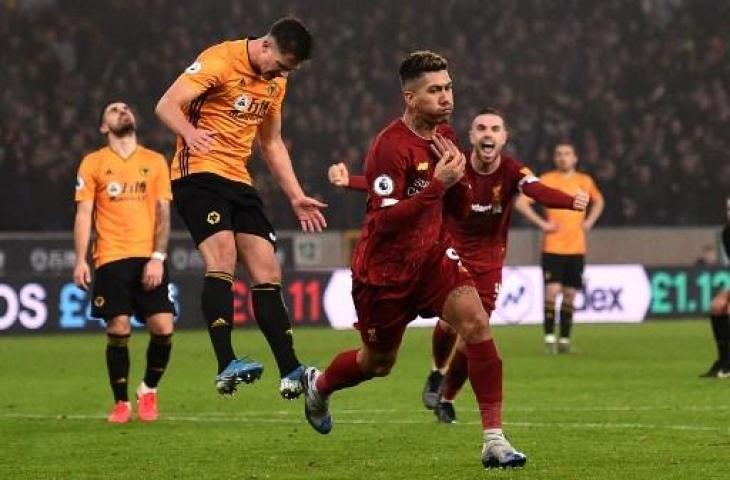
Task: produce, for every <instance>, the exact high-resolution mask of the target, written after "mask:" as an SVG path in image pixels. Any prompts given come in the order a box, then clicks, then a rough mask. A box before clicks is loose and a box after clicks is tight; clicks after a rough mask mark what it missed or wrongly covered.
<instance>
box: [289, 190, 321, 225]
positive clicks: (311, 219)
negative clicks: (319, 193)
mask: <svg viewBox="0 0 730 480" xmlns="http://www.w3.org/2000/svg"><path fill="white" fill-rule="evenodd" d="M291 208H292V210H294V214H295V215H296V216H297V218H298V219H299V224H300V225H301V227H302V231H304V232H321V231H322V229H323V228H327V221H326V220H325V219H324V215H322V212H320V211H319V209H320V208H327V204H326V203H322V202H320V201H319V200H317V199H314V198H311V197H301V198H297V199H295V200H292V201H291Z"/></svg>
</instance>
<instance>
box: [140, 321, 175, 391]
mask: <svg viewBox="0 0 730 480" xmlns="http://www.w3.org/2000/svg"><path fill="white" fill-rule="evenodd" d="M170 350H172V334H170V335H150V343H149V344H148V345H147V368H146V370H145V372H144V383H145V385H147V386H148V387H149V388H157V384H158V383H160V378H162V374H163V373H165V368H167V362H168V361H169V360H170Z"/></svg>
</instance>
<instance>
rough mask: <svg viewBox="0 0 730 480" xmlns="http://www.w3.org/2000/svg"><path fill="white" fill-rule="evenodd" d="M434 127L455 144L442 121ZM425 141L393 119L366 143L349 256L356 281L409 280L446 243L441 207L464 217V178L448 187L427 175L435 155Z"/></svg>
mask: <svg viewBox="0 0 730 480" xmlns="http://www.w3.org/2000/svg"><path fill="white" fill-rule="evenodd" d="M437 131H438V132H439V133H441V134H442V135H444V136H445V137H447V138H449V139H451V140H452V141H453V142H454V143H456V136H455V135H454V132H453V130H452V129H451V127H449V126H448V125H442V126H439V128H438V130H437ZM431 144H432V142H431V141H429V140H426V139H423V138H421V137H419V136H418V135H416V134H415V133H414V132H413V131H411V130H410V129H409V128H408V127H407V126H406V124H405V123H403V121H402V120H401V119H398V120H395V121H393V122H392V123H391V124H390V125H388V126H387V127H386V128H385V129H383V130H382V131H381V132H380V133H379V134H378V136H377V137H376V138H375V140H374V141H373V143H372V145H371V146H370V149H369V151H368V154H367V156H366V158H365V179H366V181H367V186H368V200H367V210H366V214H365V220H364V222H363V225H362V229H361V232H360V240H359V241H358V243H357V246H356V247H355V251H354V252H353V260H352V273H353V276H354V277H355V279H357V280H358V281H361V282H363V283H367V284H371V285H381V286H389V285H403V284H407V283H410V282H412V281H414V280H416V279H417V277H418V271H419V268H420V266H421V265H422V264H423V262H424V260H425V259H427V258H429V257H430V256H433V255H440V254H443V252H442V251H439V250H442V248H443V246H444V245H446V246H450V245H447V244H450V242H451V239H450V237H448V236H447V234H446V232H445V230H444V225H443V217H444V210H449V211H450V213H451V214H452V215H453V216H456V217H459V216H462V217H463V216H465V215H466V214H467V211H468V207H469V205H470V203H471V196H470V188H469V184H468V183H467V182H466V178H464V179H462V181H461V182H459V183H457V184H456V185H454V186H453V187H451V188H450V189H448V191H447V190H446V189H445V188H444V185H443V184H442V183H441V182H440V181H438V180H434V179H433V171H434V167H435V165H436V163H437V162H438V158H437V157H436V155H435V154H434V153H433V152H432V151H431V149H430V146H431Z"/></svg>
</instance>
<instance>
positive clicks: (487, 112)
mask: <svg viewBox="0 0 730 480" xmlns="http://www.w3.org/2000/svg"><path fill="white" fill-rule="evenodd" d="M479 115H496V116H498V117H499V118H501V119H502V123H504V126H505V128H507V119H506V118H505V116H504V113H502V111H501V110H500V109H498V108H494V107H484V108H482V109H481V110H479V112H477V114H476V116H477V117H478V116H479Z"/></svg>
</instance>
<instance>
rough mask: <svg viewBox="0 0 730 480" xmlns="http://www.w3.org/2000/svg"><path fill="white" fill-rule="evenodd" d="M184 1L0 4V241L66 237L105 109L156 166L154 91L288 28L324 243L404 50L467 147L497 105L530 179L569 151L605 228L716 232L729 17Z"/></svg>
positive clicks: (346, 201)
mask: <svg viewBox="0 0 730 480" xmlns="http://www.w3.org/2000/svg"><path fill="white" fill-rule="evenodd" d="M182 1H183V3H184V5H181V1H180V0H178V1H172V0H109V1H105V2H96V1H92V0H76V1H73V2H70V1H69V2H66V1H64V2H61V1H54V0H14V1H6V2H0V42H1V44H2V45H3V47H2V49H1V50H0V60H1V61H2V65H3V67H4V72H3V82H2V84H0V230H40V229H43V230H59V229H63V230H66V229H69V228H70V226H71V224H72V209H73V201H72V197H73V193H72V188H73V184H74V172H75V170H76V167H77V163H78V162H79V160H80V158H81V156H82V155H83V154H84V153H85V152H88V151H90V150H93V149H94V148H96V147H97V146H98V145H100V143H101V141H102V139H101V137H100V136H99V134H98V132H97V131H96V128H95V127H94V126H95V124H96V122H97V119H98V112H99V109H100V108H101V107H102V105H103V104H104V103H105V102H108V101H111V100H113V99H115V98H125V99H133V104H134V106H135V107H136V110H137V112H136V113H137V116H138V118H140V120H141V121H140V138H141V139H142V140H143V141H144V143H145V144H147V145H149V146H150V148H154V149H157V150H163V151H167V152H168V153H171V151H172V146H173V138H172V137H171V136H170V135H169V134H168V133H167V132H166V130H165V129H164V128H163V127H162V126H161V125H160V124H159V123H158V122H157V120H156V119H155V118H154V115H153V113H152V110H153V106H154V103H155V101H156V100H157V99H158V98H159V96H160V95H161V93H162V89H164V88H165V86H167V85H169V83H170V82H171V81H172V79H174V78H175V77H176V76H177V75H178V74H179V73H180V72H181V71H182V70H183V69H184V68H185V67H187V66H188V65H189V64H190V63H191V62H192V60H193V59H194V58H195V56H196V55H197V53H198V52H199V51H200V50H201V49H202V48H205V46H207V45H210V44H212V43H215V42H217V41H222V40H224V39H232V38H240V37H242V36H246V35H260V34H263V33H264V32H262V31H261V30H260V26H261V25H267V24H269V23H271V21H272V20H274V19H276V18H278V17H280V16H283V15H285V14H287V13H294V14H296V15H298V16H300V17H301V18H302V19H303V20H304V21H305V22H306V23H308V24H309V25H310V27H311V29H312V30H313V32H314V34H315V36H316V38H317V40H318V46H319V48H318V49H317V51H316V52H315V58H314V60H313V61H312V62H311V64H309V65H308V66H306V67H305V68H303V69H302V71H301V72H297V73H296V74H295V75H293V76H292V79H291V85H290V88H289V91H288V95H289V99H288V100H287V104H286V106H287V108H286V110H285V112H284V114H285V115H286V116H287V117H288V119H287V120H286V121H285V122H284V125H286V130H285V131H284V135H285V137H286V138H287V139H288V141H289V142H290V143H291V146H292V155H293V159H294V163H295V167H296V168H297V171H298V172H299V177H300V178H301V179H302V181H303V183H304V188H305V190H306V191H307V192H308V193H310V194H312V195H315V196H319V197H322V198H325V199H326V200H328V201H329V203H330V208H329V211H328V218H329V221H330V224H331V226H333V227H335V228H345V227H350V228H353V227H357V226H358V224H359V221H360V219H361V215H362V211H363V209H364V206H363V199H362V198H361V197H360V196H358V195H352V194H346V193H338V192H336V191H334V190H333V189H332V188H330V187H329V186H328V184H327V181H326V169H327V166H328V165H329V164H330V163H333V162H336V161H341V160H344V161H346V162H347V163H348V165H349V166H350V168H351V169H352V170H353V171H355V172H358V171H360V170H361V168H362V166H361V163H362V157H363V155H364V152H365V151H366V149H367V146H368V142H369V141H370V140H371V139H372V137H373V135H374V134H375V133H376V132H377V131H378V130H379V129H380V128H381V127H382V126H384V124H385V123H386V122H387V121H389V120H390V119H391V118H393V117H394V116H396V115H398V114H399V113H400V111H401V100H400V88H399V84H398V80H397V73H396V72H397V67H398V64H399V61H400V59H401V57H402V56H403V55H404V53H406V52H408V51H410V50H413V49H416V48H431V49H434V50H437V51H439V52H441V53H443V54H444V55H446V56H447V57H448V58H449V60H450V62H451V73H452V76H453V79H454V81H455V94H456V112H455V115H454V125H455V127H456V129H457V131H458V132H460V133H461V134H462V135H465V133H466V129H467V127H468V124H469V119H470V117H471V116H473V115H474V114H475V113H476V112H477V111H478V110H480V109H481V108H482V107H484V106H485V105H493V106H495V107H498V108H500V109H502V110H503V111H505V112H506V114H507V116H508V118H509V120H510V123H511V127H512V143H511V147H510V148H511V149H512V150H513V153H516V154H517V155H518V156H519V157H520V158H521V159H522V160H523V161H525V162H526V163H527V164H529V165H531V166H532V167H533V168H534V169H535V170H536V171H537V172H543V171H545V170H547V169H549V168H550V165H551V162H550V153H551V150H552V147H553V144H554V143H555V142H556V141H558V140H562V139H566V138H567V139H571V140H572V141H573V142H575V144H576V146H577V149H578V153H579V156H580V158H581V166H582V168H584V169H586V170H587V171H589V172H590V173H591V174H592V175H593V176H594V177H595V178H596V180H597V182H598V183H599V184H600V187H601V189H602V190H603V192H604V194H605V196H606V202H607V209H606V212H605V214H604V216H603V218H602V219H601V225H647V224H654V225H697V224H716V223H718V220H719V219H718V218H717V216H716V212H715V211H714V209H709V208H706V205H713V204H717V202H719V201H721V200H722V199H724V196H725V194H726V192H727V191H729V190H730V167H729V166H728V163H729V162H728V158H730V127H729V126H730V91H729V88H730V87H729V86H730V61H729V59H728V56H729V55H728V42H729V41H730V29H728V28H727V19H728V18H730V2H709V0H642V1H640V2H636V1H634V0H606V1H603V2H586V1H583V0H555V1H551V2H546V1H544V0H524V1H520V2H514V1H510V0H495V1H491V2H483V1H476V0H474V1H456V0H422V1H419V2H392V1H388V0H371V1H368V2H348V3H347V8H343V4H342V2H339V1H335V0H310V1H307V2H295V1H283V0H268V1H266V2H242V1H236V2H223V1H220V0H213V1H209V2H194V1H187V0H182ZM464 139H465V138H464ZM265 170H266V169H265V167H264V166H263V165H262V162H261V161H254V162H253V171H254V172H253V173H254V176H255V178H256V183H257V188H259V191H260V192H261V194H262V197H263V199H264V201H265V203H266V205H267V210H268V212H269V214H270V215H271V219H272V221H273V222H274V224H275V225H276V226H277V228H279V229H283V228H296V222H295V221H294V218H293V216H292V215H291V213H290V211H289V207H288V205H286V200H284V196H283V195H275V194H273V193H274V190H275V189H276V188H277V187H276V185H275V183H274V182H273V181H272V180H271V178H270V176H269V175H268V173H266V171H265ZM27 205H33V207H34V212H35V213H34V214H33V215H29V214H28V213H27V209H26V208H19V206H27ZM178 225H179V224H178Z"/></svg>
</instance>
